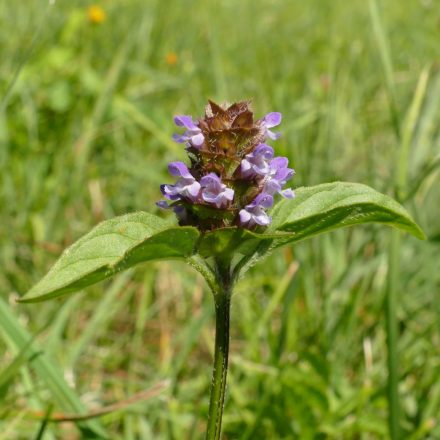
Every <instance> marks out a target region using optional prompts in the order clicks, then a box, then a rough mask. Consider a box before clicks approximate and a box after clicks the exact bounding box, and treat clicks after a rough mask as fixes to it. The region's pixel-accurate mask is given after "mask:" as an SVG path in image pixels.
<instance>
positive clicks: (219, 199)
mask: <svg viewBox="0 0 440 440" xmlns="http://www.w3.org/2000/svg"><path fill="white" fill-rule="evenodd" d="M200 184H201V185H202V199H203V200H204V201H205V202H207V203H212V204H214V205H215V206H216V207H217V208H224V207H225V206H226V205H227V204H228V203H229V202H230V201H232V200H233V198H234V190H233V189H231V188H228V187H227V186H226V185H225V184H223V183H222V181H221V179H220V177H218V176H217V174H215V173H209V174H207V175H206V176H203V177H202V178H201V179H200Z"/></svg>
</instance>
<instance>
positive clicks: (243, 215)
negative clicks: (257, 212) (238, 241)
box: [238, 209, 252, 224]
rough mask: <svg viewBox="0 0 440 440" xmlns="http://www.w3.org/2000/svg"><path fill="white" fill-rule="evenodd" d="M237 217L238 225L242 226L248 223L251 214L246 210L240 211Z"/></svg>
mask: <svg viewBox="0 0 440 440" xmlns="http://www.w3.org/2000/svg"><path fill="white" fill-rule="evenodd" d="M238 215H239V216H240V223H242V224H245V223H249V221H250V220H251V218H252V215H251V213H250V212H249V211H246V209H241V210H240V212H239V213H238Z"/></svg>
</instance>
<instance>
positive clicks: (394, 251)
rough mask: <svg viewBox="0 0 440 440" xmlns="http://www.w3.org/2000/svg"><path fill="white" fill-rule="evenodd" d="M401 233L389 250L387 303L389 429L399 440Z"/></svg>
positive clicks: (395, 234)
mask: <svg viewBox="0 0 440 440" xmlns="http://www.w3.org/2000/svg"><path fill="white" fill-rule="evenodd" d="M399 254H400V235H399V232H398V231H393V232H392V235H391V246H390V250H389V269H388V270H389V273H388V288H387V295H386V304H385V315H386V326H387V345H388V392H387V394H388V405H389V419H388V422H389V429H390V438H391V439H392V440H399V439H400V438H401V437H400V423H399V420H400V406H399V389H398V385H399V371H398V352H397V340H398V321H397V313H396V305H397V294H398V283H399V272H400V270H399V259H400V255H399Z"/></svg>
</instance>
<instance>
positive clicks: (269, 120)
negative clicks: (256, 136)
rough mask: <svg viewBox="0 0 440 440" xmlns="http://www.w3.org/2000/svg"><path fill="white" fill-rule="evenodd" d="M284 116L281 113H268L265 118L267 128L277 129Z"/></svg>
mask: <svg viewBox="0 0 440 440" xmlns="http://www.w3.org/2000/svg"><path fill="white" fill-rule="evenodd" d="M281 119H282V115H281V113H279V112H272V113H268V114H267V115H266V116H265V117H264V118H263V121H264V124H265V125H266V127H267V128H272V127H276V126H277V125H280V124H281Z"/></svg>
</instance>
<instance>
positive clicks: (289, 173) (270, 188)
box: [263, 157, 295, 199]
mask: <svg viewBox="0 0 440 440" xmlns="http://www.w3.org/2000/svg"><path fill="white" fill-rule="evenodd" d="M288 164H289V160H288V159H287V157H275V158H274V159H272V160H271V161H270V164H269V172H268V173H267V175H266V180H265V182H264V188H263V191H264V192H265V193H266V194H275V193H278V194H280V195H281V196H283V197H285V198H286V199H293V197H295V193H294V192H293V190H291V189H290V188H288V189H285V190H283V189H282V188H283V186H284V185H285V184H286V182H287V181H288V180H289V179H291V178H292V177H293V175H294V174H295V171H294V170H293V169H292V168H287V165H288Z"/></svg>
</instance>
